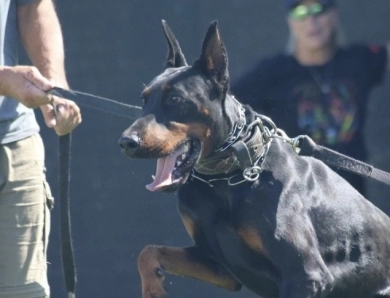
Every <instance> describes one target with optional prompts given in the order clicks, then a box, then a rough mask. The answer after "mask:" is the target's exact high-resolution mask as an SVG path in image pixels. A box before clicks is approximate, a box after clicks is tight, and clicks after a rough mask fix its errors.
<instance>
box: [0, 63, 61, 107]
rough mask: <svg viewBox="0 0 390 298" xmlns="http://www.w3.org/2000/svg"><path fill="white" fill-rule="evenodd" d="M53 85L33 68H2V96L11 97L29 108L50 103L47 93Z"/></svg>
mask: <svg viewBox="0 0 390 298" xmlns="http://www.w3.org/2000/svg"><path fill="white" fill-rule="evenodd" d="M53 87H54V86H53V84H52V83H51V82H50V81H49V80H48V79H46V78H45V77H44V76H42V74H41V73H40V72H39V71H38V69H37V68H35V67H33V66H14V67H7V66H2V67H0V95H4V96H9V97H12V98H14V99H16V100H17V101H19V102H21V103H22V104H24V105H25V106H27V107H29V108H37V107H39V106H42V105H44V104H47V103H49V102H50V96H49V95H48V94H46V92H45V91H47V90H50V89H51V88H53Z"/></svg>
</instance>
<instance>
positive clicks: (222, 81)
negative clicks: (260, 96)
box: [195, 21, 229, 92]
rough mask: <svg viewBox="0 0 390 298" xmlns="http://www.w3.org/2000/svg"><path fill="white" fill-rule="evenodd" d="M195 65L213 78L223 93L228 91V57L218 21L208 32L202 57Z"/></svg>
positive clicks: (213, 23)
mask: <svg viewBox="0 0 390 298" xmlns="http://www.w3.org/2000/svg"><path fill="white" fill-rule="evenodd" d="M195 64H196V65H197V66H200V67H201V69H202V70H203V71H204V72H206V74H208V75H209V76H210V77H211V78H212V80H213V81H214V83H215V84H217V86H218V87H219V88H220V89H221V91H225V92H226V91H227V89H228V87H229V71H228V57H227V52H226V49H225V46H224V44H223V42H222V39H221V37H220V36H219V31H218V22H217V21H213V22H212V23H211V25H210V27H209V29H208V30H207V33H206V36H205V38H204V40H203V45H202V53H201V56H200V58H199V59H198V60H197V61H196V62H195Z"/></svg>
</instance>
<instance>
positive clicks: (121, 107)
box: [47, 87, 141, 298]
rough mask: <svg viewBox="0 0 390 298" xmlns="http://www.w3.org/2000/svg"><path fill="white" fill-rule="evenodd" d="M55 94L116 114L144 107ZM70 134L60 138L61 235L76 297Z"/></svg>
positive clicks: (137, 112)
mask: <svg viewBox="0 0 390 298" xmlns="http://www.w3.org/2000/svg"><path fill="white" fill-rule="evenodd" d="M47 93H48V94H52V95H54V96H58V97H61V98H66V99H70V100H73V101H74V102H75V103H76V104H77V105H80V106H84V107H88V108H92V109H95V110H98V111H103V112H105V113H110V114H114V115H117V116H122V117H127V118H130V119H137V118H138V117H139V116H140V115H141V107H138V106H132V105H128V104H124V103H120V102H117V101H114V100H111V99H108V98H104V97H100V96H96V95H92V94H88V93H83V92H79V91H74V90H66V89H62V88H59V87H54V88H53V89H51V90H49V91H48V92H47ZM71 139H72V137H71V134H68V135H65V136H61V137H60V138H59V151H60V160H59V190H60V193H59V199H60V225H61V227H60V234H61V252H62V267H63V271H64V279H65V285H66V290H67V292H68V298H75V297H76V296H75V289H76V283H77V277H76V266H75V261H74V255H73V245H72V235H71V226H70V208H69V205H70V196H69V189H70V151H71Z"/></svg>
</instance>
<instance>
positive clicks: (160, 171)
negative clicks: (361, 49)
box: [146, 148, 185, 191]
mask: <svg viewBox="0 0 390 298" xmlns="http://www.w3.org/2000/svg"><path fill="white" fill-rule="evenodd" d="M184 151H185V150H184V149H183V148H179V149H178V150H176V151H175V152H174V153H173V154H172V155H169V156H166V157H162V158H159V159H158V160H157V169H156V176H155V178H154V181H153V182H152V183H150V184H148V185H146V188H147V189H148V190H150V191H156V190H159V189H160V188H162V187H164V186H167V185H171V184H172V183H173V181H172V172H173V169H174V167H175V162H176V158H177V157H178V156H179V155H180V154H182V153H184Z"/></svg>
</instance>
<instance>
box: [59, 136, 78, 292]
mask: <svg viewBox="0 0 390 298" xmlns="http://www.w3.org/2000/svg"><path fill="white" fill-rule="evenodd" d="M71 143H72V135H71V134H68V135H65V136H61V137H60V138H59V151H60V162H59V190H60V194H59V195H60V225H61V226H60V231H61V251H62V267H63V270H64V278H65V285H66V290H67V292H68V297H69V298H74V297H76V296H75V290H76V283H77V278H76V266H75V262H74V256H73V247H72V235H71V228H70V208H69V201H70V196H69V189H70V187H69V186H70V149H71Z"/></svg>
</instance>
